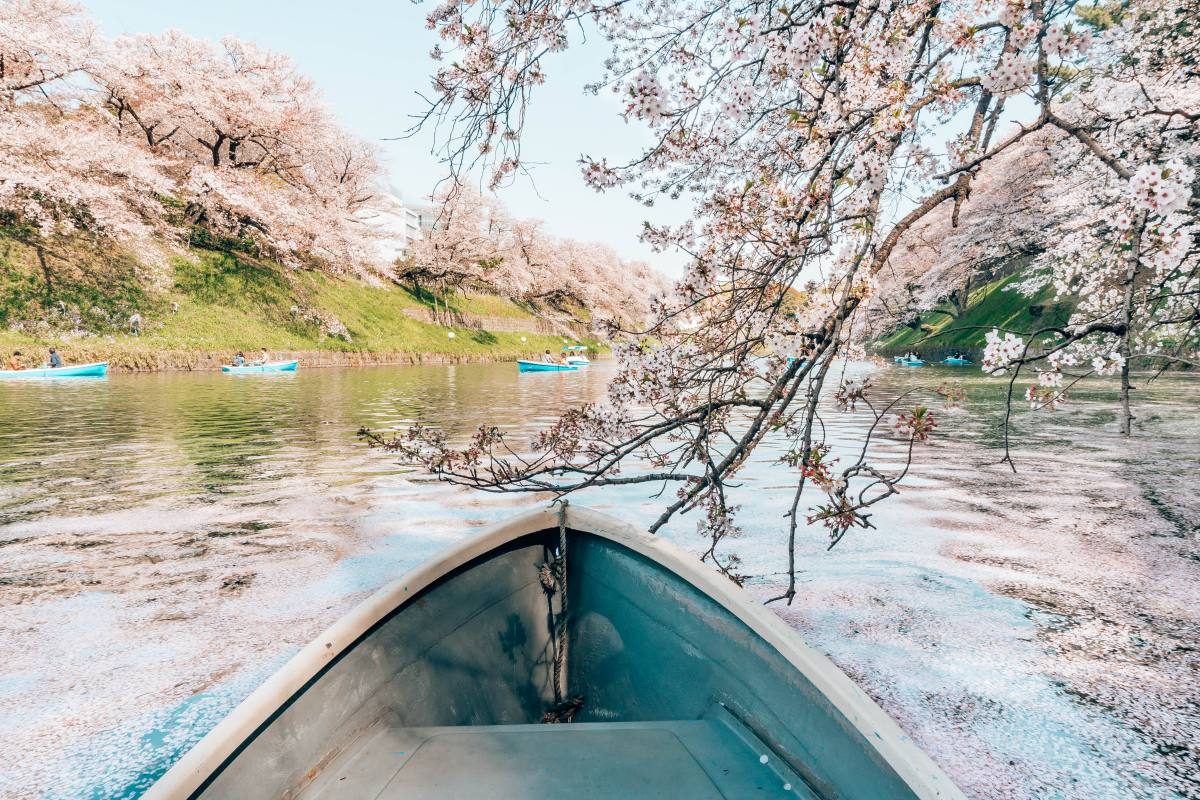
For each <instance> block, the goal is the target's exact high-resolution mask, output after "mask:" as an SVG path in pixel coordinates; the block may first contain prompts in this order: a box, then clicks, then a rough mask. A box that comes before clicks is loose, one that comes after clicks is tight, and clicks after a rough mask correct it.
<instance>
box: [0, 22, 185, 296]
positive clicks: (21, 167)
mask: <svg viewBox="0 0 1200 800" xmlns="http://www.w3.org/2000/svg"><path fill="white" fill-rule="evenodd" d="M98 47H99V45H98V42H97V37H96V34H95V31H94V30H93V28H92V26H91V25H90V23H88V22H87V21H86V20H85V19H83V17H82V16H81V12H80V9H79V8H78V7H77V6H75V5H73V4H70V3H65V2H61V1H60V0H7V1H6V2H4V3H0V222H2V223H3V224H4V225H5V227H6V230H7V232H8V235H10V236H13V237H15V238H17V239H20V240H21V241H23V242H25V243H26V244H28V245H30V246H31V247H33V248H34V250H35V251H36V253H37V256H38V260H39V261H40V263H41V267H42V271H43V274H44V276H45V282H46V290H47V293H49V292H51V291H52V290H53V280H52V278H51V275H52V270H51V268H50V266H49V263H48V260H47V259H48V257H51V256H53V253H54V249H53V247H52V238H53V237H54V236H55V235H57V234H63V233H71V232H80V231H88V232H100V233H106V234H109V235H112V236H121V237H135V238H137V237H145V236H148V235H149V234H150V233H151V232H152V231H153V230H154V229H155V227H156V224H157V220H158V217H157V214H158V211H159V210H160V208H161V207H160V205H159V204H158V203H157V201H156V200H155V199H154V196H155V193H156V192H165V191H168V190H169V188H170V181H169V180H168V179H167V177H166V176H165V175H164V174H163V173H162V172H161V170H160V169H159V164H158V163H157V161H156V160H155V159H154V158H153V157H151V156H149V155H147V154H143V153H141V152H139V151H138V150H137V148H133V147H130V146H128V145H126V144H125V143H123V142H121V141H119V140H118V139H116V138H115V137H113V136H111V135H110V132H109V130H108V125H107V120H106V117H105V116H104V115H103V114H100V113H97V112H96V110H95V109H94V108H92V107H90V106H89V105H88V104H87V103H86V92H85V91H84V89H83V88H81V84H85V83H86V80H87V79H86V73H87V71H88V70H90V69H92V68H93V67H94V65H95V64H96V62H97V58H98Z"/></svg>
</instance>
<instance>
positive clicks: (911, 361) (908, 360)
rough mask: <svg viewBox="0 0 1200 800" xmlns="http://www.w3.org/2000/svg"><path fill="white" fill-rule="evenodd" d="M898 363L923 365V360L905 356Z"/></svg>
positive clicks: (909, 365)
mask: <svg viewBox="0 0 1200 800" xmlns="http://www.w3.org/2000/svg"><path fill="white" fill-rule="evenodd" d="M900 365H901V366H903V367H923V366H925V362H924V361H922V360H921V359H919V358H906V359H904V360H903V361H901V362H900Z"/></svg>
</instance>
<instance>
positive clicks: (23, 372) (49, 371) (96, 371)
mask: <svg viewBox="0 0 1200 800" xmlns="http://www.w3.org/2000/svg"><path fill="white" fill-rule="evenodd" d="M107 374H108V362H107V361H98V362H96V363H94V364H76V365H73V366H70V367H38V368H37V369H0V378H102V377H104V376H105V375H107Z"/></svg>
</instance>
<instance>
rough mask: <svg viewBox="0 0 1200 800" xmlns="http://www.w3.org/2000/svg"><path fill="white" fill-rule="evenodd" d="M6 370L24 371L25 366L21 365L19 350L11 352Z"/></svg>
mask: <svg viewBox="0 0 1200 800" xmlns="http://www.w3.org/2000/svg"><path fill="white" fill-rule="evenodd" d="M8 368H9V369H13V370H17V369H25V365H24V364H22V363H21V351H20V350H13V354H12V357H11V358H9V359H8Z"/></svg>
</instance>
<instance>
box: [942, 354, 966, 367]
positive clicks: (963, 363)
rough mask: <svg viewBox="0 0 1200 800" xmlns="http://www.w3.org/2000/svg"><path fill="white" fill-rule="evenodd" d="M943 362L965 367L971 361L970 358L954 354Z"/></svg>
mask: <svg viewBox="0 0 1200 800" xmlns="http://www.w3.org/2000/svg"><path fill="white" fill-rule="evenodd" d="M942 363H943V364H949V365H950V366H952V367H965V366H966V365H967V364H970V363H971V359H969V358H954V357H953V356H951V357H949V358H947V359H945V360H944V361H942Z"/></svg>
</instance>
